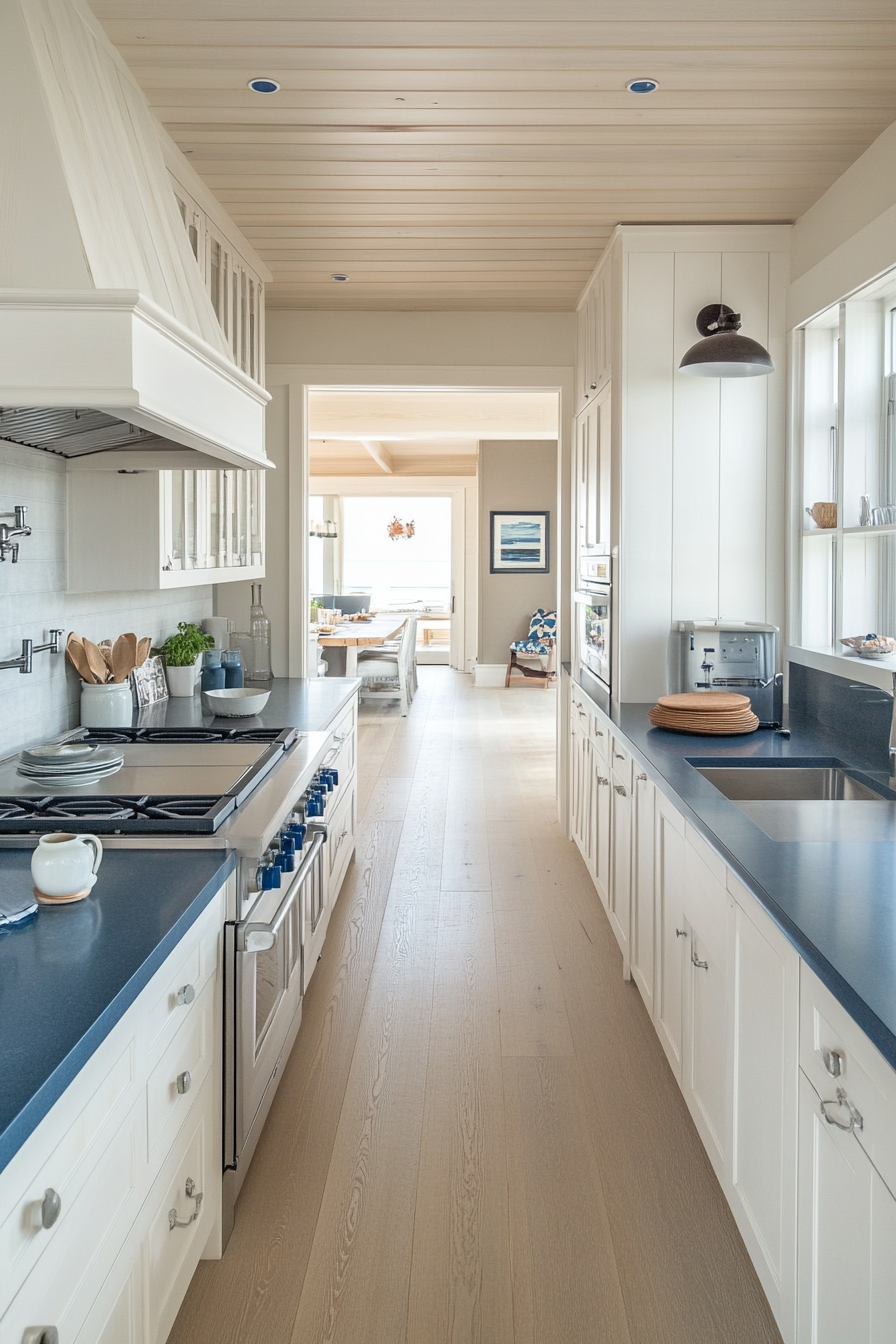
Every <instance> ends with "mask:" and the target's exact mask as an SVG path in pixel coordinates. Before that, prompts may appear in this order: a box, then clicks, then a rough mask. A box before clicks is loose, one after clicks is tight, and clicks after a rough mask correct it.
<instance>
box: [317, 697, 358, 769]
mask: <svg viewBox="0 0 896 1344" xmlns="http://www.w3.org/2000/svg"><path fill="white" fill-rule="evenodd" d="M356 717H357V701H355V700H353V701H352V703H351V705H350V706H349V708H348V709H347V710H346V711H345V713H344V714H343V715H342V718H341V719H340V720H339V722H338V723H337V724H336V727H335V728H334V729H333V740H332V742H331V743H330V747H329V750H328V751H327V754H326V756H325V757H324V759H323V764H324V765H325V766H327V767H328V768H333V769H335V770H338V771H339V782H340V785H342V784H344V783H346V781H347V780H348V779H349V778H350V777H351V775H352V774H353V772H354V769H355V764H356V761H355V746H356V742H357V735H356V732H355V728H356Z"/></svg>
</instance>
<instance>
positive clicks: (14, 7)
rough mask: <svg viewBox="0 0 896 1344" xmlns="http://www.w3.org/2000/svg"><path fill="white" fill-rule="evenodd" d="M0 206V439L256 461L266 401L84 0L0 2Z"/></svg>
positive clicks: (129, 82) (58, 448) (69, 449)
mask: <svg viewBox="0 0 896 1344" xmlns="http://www.w3.org/2000/svg"><path fill="white" fill-rule="evenodd" d="M0 202H2V205H0V441H2V440H3V439H7V440H10V441H12V442H16V443H23V444H27V445H30V446H33V447H38V448H45V449H50V450H51V451H54V452H58V453H61V454H62V455H63V456H77V455H81V454H83V453H95V452H98V451H105V450H107V449H111V448H116V449H120V448H123V447H124V448H127V447H131V446H134V447H140V448H141V449H146V448H150V447H152V446H153V443H154V440H155V439H156V438H158V439H161V440H164V441H165V446H166V447H167V448H169V449H170V447H171V445H172V443H173V444H177V445H181V446H183V447H186V448H190V449H194V450H198V451H199V452H202V453H205V454H208V455H209V456H211V457H213V458H216V459H217V460H219V461H224V462H227V463H230V464H231V465H236V466H244V467H259V466H269V465H270V463H269V462H268V461H267V458H266V456H265V451H264V408H265V405H266V403H267V401H268V400H269V394H268V393H267V392H265V390H264V388H262V387H261V386H260V385H259V384H258V383H256V382H255V381H254V380H253V379H252V378H250V377H248V375H246V374H245V373H243V372H242V371H241V370H240V369H239V368H237V366H236V365H235V364H234V363H233V360H232V359H231V357H230V353H229V349H228V346H227V343H226V340H225V337H224V334H223V332H222V331H221V328H220V326H219V325H218V321H217V318H216V317H215V313H214V310H213V308H212V304H211V299H210V297H209V295H208V293H207V292H206V289H205V286H204V283H203V279H202V276H201V275H200V272H199V268H198V266H197V264H196V260H195V258H194V256H193V253H192V251H191V249H190V245H189V242H188V239H187V235H186V232H185V230H184V227H183V223H182V220H181V218H180V214H179V212H178V207H177V203H176V200H175V196H174V191H173V189H172V186H171V181H170V178H169V176H168V172H167V169H166V166H165V162H164V157H163V153H162V146H161V142H160V131H159V128H158V125H157V123H156V122H155V120H154V118H153V116H152V114H151V112H150V110H149V107H148V106H147V103H146V100H145V98H144V97H143V94H142V92H141V91H140V89H139V88H138V87H137V85H136V83H135V81H134V79H133V77H132V76H131V75H130V72H129V71H128V70H127V67H126V66H125V65H124V63H123V62H122V60H121V58H120V57H119V55H118V53H117V52H116V51H115V49H114V47H112V45H111V44H110V43H109V41H108V40H107V38H106V37H105V35H104V33H103V32H102V30H101V29H100V27H99V25H98V24H97V22H96V20H95V19H94V17H93V15H92V14H91V13H90V11H89V9H87V8H86V6H84V5H83V4H82V3H81V0H2V4H0ZM49 412H54V413H55V414H49ZM159 446H160V447H161V446H162V445H161V444H160V445H159Z"/></svg>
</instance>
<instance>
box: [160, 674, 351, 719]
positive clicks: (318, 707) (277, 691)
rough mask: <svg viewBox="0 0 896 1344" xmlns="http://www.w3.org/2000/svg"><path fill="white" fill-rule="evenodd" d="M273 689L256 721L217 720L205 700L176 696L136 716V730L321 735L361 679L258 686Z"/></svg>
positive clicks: (281, 679) (302, 680)
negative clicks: (245, 730)
mask: <svg viewBox="0 0 896 1344" xmlns="http://www.w3.org/2000/svg"><path fill="white" fill-rule="evenodd" d="M257 685H258V689H259V690H267V689H270V692H271V695H270V699H269V700H268V703H267V704H266V705H265V707H264V709H263V710H262V711H261V713H260V714H256V715H254V716H253V717H252V718H245V719H230V718H214V717H213V716H212V715H211V714H208V713H206V711H205V709H204V706H203V699H202V696H201V695H200V694H199V693H198V692H197V693H196V695H193V696H178V695H173V696H171V697H170V698H169V699H168V700H163V701H161V702H160V703H159V704H157V705H148V706H147V707H146V708H145V709H143V710H140V711H137V712H136V713H135V715H134V726H135V727H141V728H142V727H150V728H200V727H205V728H209V727H211V726H212V725H214V727H215V728H301V729H302V731H303V732H306V733H319V732H321V731H322V730H323V729H324V728H326V727H327V725H328V724H329V723H331V722H332V720H333V718H334V717H335V716H336V715H337V714H338V713H339V712H340V710H342V709H344V708H345V706H346V705H348V704H349V702H350V701H351V700H352V699H353V698H354V696H355V695H357V693H358V689H359V687H360V685H361V682H360V679H359V678H358V677H274V679H273V681H270V682H266V683H264V684H262V683H257Z"/></svg>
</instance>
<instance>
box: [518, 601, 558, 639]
mask: <svg viewBox="0 0 896 1344" xmlns="http://www.w3.org/2000/svg"><path fill="white" fill-rule="evenodd" d="M556 633H557V613H556V611H545V609H544V607H539V608H538V610H537V611H536V613H535V615H534V616H533V617H532V619H531V621H530V622H529V634H528V639H530V640H533V639H536V640H544V639H553V638H554V636H555V635H556ZM522 642H523V643H525V642H526V641H525V640H523V641H522Z"/></svg>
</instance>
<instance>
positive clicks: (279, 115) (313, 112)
mask: <svg viewBox="0 0 896 1344" xmlns="http://www.w3.org/2000/svg"><path fill="white" fill-rule="evenodd" d="M92 7H93V9H94V11H95V13H96V14H97V17H98V18H99V19H100V21H101V22H102V23H103V25H104V26H105V28H106V30H107V31H108V33H109V34H110V36H111V38H112V40H113V41H114V42H115V43H116V44H117V46H118V47H119V49H120V50H121V52H122V54H123V55H124V57H125V59H126V60H127V62H128V64H129V65H130V67H131V69H132V70H133V71H134V73H135V75H136V77H137V79H138V80H139V81H140V83H141V85H142V87H143V88H144V90H145V91H146V94H147V96H148V98H149V100H150V102H151V104H152V106H153V107H154V108H155V110H156V113H157V114H158V116H159V117H160V118H161V120H162V121H163V122H164V124H165V125H166V126H167V128H168V130H169V131H170V132H171V134H172V135H173V136H174V138H175V140H176V141H177V143H178V144H179V145H180V146H181V148H182V149H183V150H184V152H185V153H186V154H188V155H189V156H190V158H191V161H192V163H193V164H194V165H195V167H196V169H197V170H198V172H199V173H200V174H201V175H202V176H203V177H204V179H205V180H206V182H207V183H208V185H209V186H210V187H211V189H212V190H213V191H214V192H215V194H216V195H217V196H218V198H219V199H220V200H221V201H222V202H223V204H224V205H225V206H226V208H227V209H228V210H229V211H230V213H231V214H232V216H233V218H234V219H235V220H236V221H237V223H239V225H240V226H241V227H242V229H243V230H244V231H245V233H246V235H247V236H248V237H249V238H250V239H251V240H252V242H253V243H254V245H255V246H256V248H257V249H258V251H259V253H260V254H261V255H262V256H263V257H264V259H265V261H266V262H267V263H268V265H269V266H270V268H271V270H272V272H273V274H274V277H275V282H274V284H273V285H272V286H271V287H270V289H269V293H268V303H269V304H270V305H272V306H275V307H287V308H293V307H298V308H355V309H358V308H366V309H452V308H453V309H468V310H476V309H517V310H528V311H536V310H558V309H569V308H572V307H574V306H575V303H576V299H577V297H578V295H579V293H580V291H581V289H582V286H583V284H584V283H585V281H586V279H587V277H588V275H589V273H590V271H591V269H592V268H593V266H594V264H595V262H596V260H597V258H598V257H599V255H600V252H601V249H602V248H603V247H604V245H605V243H606V240H607V238H608V236H609V234H610V231H611V230H612V228H613V226H614V225H615V224H617V223H620V222H625V223H657V222H689V223H700V222H733V221H746V222H759V221H764V222H785V221H791V220H793V219H795V218H797V217H798V216H799V215H800V214H801V213H802V212H803V211H804V210H805V209H806V208H807V207H808V206H809V205H811V204H812V202H813V201H815V200H816V199H817V198H818V197H819V196H820V195H821V194H822V192H823V191H824V190H825V189H826V188H827V187H828V186H829V185H830V184H831V182H833V181H834V180H835V178H837V177H838V176H839V174H840V173H841V172H843V170H844V169H845V168H846V167H847V166H848V165H849V164H850V163H851V162H852V161H853V160H854V159H855V158H856V157H857V156H858V155H859V154H860V153H861V152H862V151H863V150H864V149H866V148H867V146H868V145H869V144H870V143H871V141H872V140H873V139H874V138H875V137H876V136H877V135H879V134H880V132H881V131H882V130H884V128H885V127H886V126H888V125H889V124H890V123H891V122H892V121H893V120H894V118H896V77H894V69H896V62H894V57H896V3H894V0H752V3H751V4H750V5H749V6H734V5H727V6H720V5H719V4H718V0H681V3H675V4H673V3H671V0H451V2H450V3H448V0H318V2H317V3H315V0H93V5H92ZM258 75H264V76H270V77H272V78H274V79H276V80H279V81H280V83H281V85H282V88H281V90H280V92H279V93H276V94H272V95H267V96H266V95H263V94H256V93H252V92H251V91H250V90H249V89H248V87H247V81H248V80H249V79H250V78H252V77H253V76H258ZM645 75H646V76H651V77H652V78H654V79H657V80H658V81H659V84H660V87H659V90H658V92H656V93H654V94H651V95H649V96H643V95H642V96H638V95H636V94H631V93H628V92H627V91H626V88H625V85H626V82H627V81H628V80H630V79H632V78H635V77H638V76H645ZM340 272H341V273H345V274H347V275H348V276H349V277H350V278H349V281H348V283H347V284H340V283H337V282H334V281H332V280H331V279H330V276H331V275H332V274H334V273H340Z"/></svg>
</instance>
